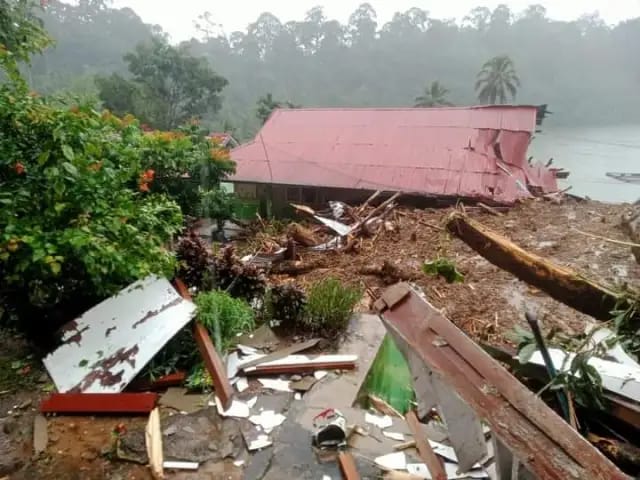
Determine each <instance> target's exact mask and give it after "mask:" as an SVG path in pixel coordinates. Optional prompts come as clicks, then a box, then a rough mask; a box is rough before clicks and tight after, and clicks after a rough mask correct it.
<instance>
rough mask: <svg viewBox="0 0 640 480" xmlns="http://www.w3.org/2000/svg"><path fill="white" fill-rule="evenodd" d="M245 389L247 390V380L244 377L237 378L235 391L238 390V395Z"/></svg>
mask: <svg viewBox="0 0 640 480" xmlns="http://www.w3.org/2000/svg"><path fill="white" fill-rule="evenodd" d="M247 388H249V382H248V380H247V379H246V378H245V377H240V378H238V381H237V382H236V390H238V392H239V393H242V392H244V391H245V390H246V389H247Z"/></svg>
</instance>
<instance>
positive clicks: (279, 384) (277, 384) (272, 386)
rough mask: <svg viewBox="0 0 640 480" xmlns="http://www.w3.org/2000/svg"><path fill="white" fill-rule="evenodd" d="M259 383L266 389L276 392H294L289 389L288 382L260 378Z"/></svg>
mask: <svg viewBox="0 0 640 480" xmlns="http://www.w3.org/2000/svg"><path fill="white" fill-rule="evenodd" d="M258 381H259V382H260V383H261V384H262V386H263V387H264V388H267V389H269V390H276V391H278V392H292V391H293V390H291V388H290V387H289V381H288V380H273V379H270V378H259V379H258Z"/></svg>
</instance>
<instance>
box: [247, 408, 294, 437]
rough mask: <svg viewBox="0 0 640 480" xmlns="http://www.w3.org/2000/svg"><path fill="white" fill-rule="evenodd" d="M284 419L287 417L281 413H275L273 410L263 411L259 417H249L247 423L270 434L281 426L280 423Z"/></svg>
mask: <svg viewBox="0 0 640 480" xmlns="http://www.w3.org/2000/svg"><path fill="white" fill-rule="evenodd" d="M286 419H287V417H285V416H284V415H282V414H281V413H275V412H274V411H273V410H264V411H262V412H260V414H259V415H252V416H251V417H249V421H250V422H251V423H253V424H254V425H258V426H260V427H262V429H263V430H264V431H265V433H271V431H272V430H273V429H274V428H276V427H278V426H280V425H282V422H284V421H285V420H286Z"/></svg>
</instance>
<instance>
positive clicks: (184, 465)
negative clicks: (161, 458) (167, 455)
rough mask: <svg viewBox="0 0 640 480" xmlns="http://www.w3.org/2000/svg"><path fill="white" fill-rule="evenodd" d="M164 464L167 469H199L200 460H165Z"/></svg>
mask: <svg viewBox="0 0 640 480" xmlns="http://www.w3.org/2000/svg"><path fill="white" fill-rule="evenodd" d="M162 466H163V467H164V468H165V470H198V468H200V464H199V463H198V462H166V461H165V462H164V463H163V464H162Z"/></svg>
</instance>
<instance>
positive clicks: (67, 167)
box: [62, 162, 78, 177]
mask: <svg viewBox="0 0 640 480" xmlns="http://www.w3.org/2000/svg"><path fill="white" fill-rule="evenodd" d="M62 168H64V169H65V170H66V171H67V173H68V174H69V175H72V176H74V177H77V176H78V169H77V168H76V167H75V165H73V164H71V163H69V162H64V163H63V164H62Z"/></svg>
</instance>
